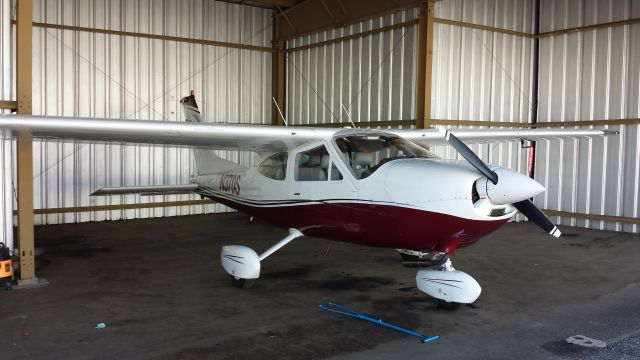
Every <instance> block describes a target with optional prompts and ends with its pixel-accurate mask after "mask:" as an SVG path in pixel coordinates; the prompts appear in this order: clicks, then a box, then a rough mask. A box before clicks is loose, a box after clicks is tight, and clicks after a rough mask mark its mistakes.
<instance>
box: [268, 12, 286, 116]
mask: <svg viewBox="0 0 640 360" xmlns="http://www.w3.org/2000/svg"><path fill="white" fill-rule="evenodd" d="M280 21H282V20H280V19H279V18H278V17H276V16H274V18H273V24H274V26H273V29H274V33H273V39H274V40H273V52H272V54H273V60H272V72H271V82H272V87H273V89H272V93H273V99H275V102H276V104H278V106H279V107H280V110H282V116H287V108H286V80H287V78H286V76H287V73H286V72H287V71H286V70H287V68H286V57H287V54H286V52H285V50H286V41H283V40H277V38H278V37H277V31H278V30H277V29H278V28H279V27H278V24H279V22H280ZM282 116H281V115H280V112H279V111H278V108H277V107H276V105H275V104H274V103H273V102H272V103H271V124H273V125H284V119H283V118H282Z"/></svg>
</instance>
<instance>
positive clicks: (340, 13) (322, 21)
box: [276, 0, 425, 40]
mask: <svg viewBox="0 0 640 360" xmlns="http://www.w3.org/2000/svg"><path fill="white" fill-rule="evenodd" d="M423 1H425V0H394V1H388V0H349V1H340V0H307V1H303V2H301V3H300V4H298V5H296V6H294V7H292V8H290V9H288V10H285V11H282V12H281V13H279V14H278V15H276V16H277V17H278V18H281V19H282V20H283V21H280V22H279V24H278V34H279V35H278V38H277V39H278V40H287V39H292V38H295V37H298V36H302V35H306V34H311V33H315V32H319V31H322V30H326V29H331V28H336V27H340V26H344V25H347V24H351V23H354V22H358V21H362V20H365V19H369V18H373V17H377V16H381V15H384V14H388V13H390V12H394V11H398V10H401V9H406V8H412V7H416V6H418V5H419V4H420V3H421V2H423ZM329 14H331V15H329Z"/></svg>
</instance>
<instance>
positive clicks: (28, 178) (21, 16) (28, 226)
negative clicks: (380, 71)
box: [16, 0, 37, 284]
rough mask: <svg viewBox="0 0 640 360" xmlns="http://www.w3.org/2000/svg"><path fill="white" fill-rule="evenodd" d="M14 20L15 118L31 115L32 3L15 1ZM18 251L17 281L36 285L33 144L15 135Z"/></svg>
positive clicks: (28, 0)
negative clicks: (15, 13)
mask: <svg viewBox="0 0 640 360" xmlns="http://www.w3.org/2000/svg"><path fill="white" fill-rule="evenodd" d="M16 6H17V16H16V28H17V32H16V47H17V49H16V50H17V52H16V70H17V75H16V87H17V89H16V90H17V97H18V114H20V115H31V94H32V93H31V85H32V82H31V72H32V65H31V59H32V58H31V56H32V48H33V46H32V34H33V32H32V21H33V4H32V0H18V2H17V4H16ZM17 143H18V144H17V145H18V146H17V151H18V154H17V158H18V160H17V167H18V247H19V249H20V281H21V282H23V283H25V284H28V283H32V282H36V283H37V279H36V271H35V261H34V240H33V143H32V137H31V134H30V133H24V134H21V133H19V134H17Z"/></svg>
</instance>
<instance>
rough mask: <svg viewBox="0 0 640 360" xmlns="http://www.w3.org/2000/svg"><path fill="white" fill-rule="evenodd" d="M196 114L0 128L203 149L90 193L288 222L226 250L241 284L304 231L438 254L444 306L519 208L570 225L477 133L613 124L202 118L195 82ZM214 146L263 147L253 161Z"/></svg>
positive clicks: (465, 286)
mask: <svg viewBox="0 0 640 360" xmlns="http://www.w3.org/2000/svg"><path fill="white" fill-rule="evenodd" d="M181 103H182V105H183V109H184V111H185V115H186V120H187V122H186V123H182V122H166V121H144V120H124V119H103V120H100V119H92V118H65V117H42V116H39V117H38V116H18V115H9V116H2V117H0V128H4V129H9V130H13V133H14V135H15V134H16V133H20V132H26V133H29V134H31V135H32V136H34V137H35V138H42V139H47V138H56V139H67V140H80V141H91V142H120V143H146V144H173V145H180V146H191V147H194V150H193V152H194V158H195V162H196V167H197V174H196V175H194V176H192V183H191V184H181V185H170V186H167V185H161V186H142V187H121V188H103V189H100V190H97V191H96V192H94V193H93V194H92V195H113V194H131V193H146V194H162V193H177V192H178V193H180V192H195V193H197V194H199V195H201V196H203V197H207V198H211V199H214V200H216V201H218V202H220V203H222V204H225V205H227V206H229V207H231V208H234V209H237V210H239V211H243V212H245V213H247V214H249V215H251V216H254V217H258V218H262V219H265V220H266V221H268V222H269V223H271V224H273V225H275V226H278V227H281V228H285V229H289V235H288V236H286V237H285V238H284V239H282V240H280V241H278V242H277V243H275V244H274V245H273V246H271V247H270V248H268V249H267V250H265V251H264V252H262V253H261V254H258V253H257V252H256V251H254V250H253V249H251V248H249V247H246V246H240V245H231V246H224V247H223V248H222V254H221V259H222V266H223V267H224V269H225V271H226V272H228V273H229V274H230V276H231V279H232V281H233V283H234V285H235V286H237V287H248V286H250V285H251V284H252V283H253V281H254V280H255V279H257V278H258V277H259V276H260V268H261V262H262V261H263V260H264V259H265V258H267V257H268V256H270V255H272V254H273V253H274V252H276V251H277V250H278V249H280V248H282V247H283V246H285V245H286V244H287V243H289V242H290V241H292V240H294V239H296V238H299V237H301V236H303V235H307V236H315V237H321V238H326V239H332V240H337V241H343V242H349V243H356V244H361V245H367V246H376V247H386V248H393V249H404V252H405V253H407V254H422V253H428V256H427V257H426V260H424V261H419V262H414V263H412V264H413V265H417V266H420V267H421V269H420V270H419V271H418V273H417V275H416V282H417V287H418V288H419V289H420V290H421V291H423V292H425V293H426V294H428V295H430V296H432V297H434V298H436V299H438V300H439V301H440V302H441V304H442V305H444V306H445V307H450V308H455V307H457V306H458V305H459V304H464V303H473V302H474V301H475V300H476V299H477V298H478V297H479V296H480V292H481V287H480V285H479V284H478V282H477V281H476V280H475V279H474V278H473V277H471V276H470V275H468V274H466V273H464V272H462V271H459V270H455V269H454V268H453V266H452V264H451V259H450V257H449V256H450V255H452V254H453V253H454V252H455V251H456V249H457V248H461V247H465V246H469V245H472V244H473V243H475V242H476V241H478V240H479V239H480V238H482V237H483V236H485V235H487V234H489V233H491V232H492V231H494V230H496V229H497V228H498V227H500V226H501V225H503V224H504V223H506V222H507V221H508V220H509V219H510V218H511V217H513V216H514V215H515V214H516V212H517V211H518V210H519V211H520V212H521V213H522V214H524V215H525V216H527V217H528V218H529V219H530V220H532V221H533V222H535V223H536V224H537V225H538V226H540V227H541V228H542V229H543V230H544V231H546V232H548V233H549V234H551V235H553V236H555V237H558V236H560V231H559V230H558V228H557V227H555V226H554V225H553V223H552V222H551V221H550V220H549V219H548V218H547V217H546V216H545V215H544V214H543V213H542V212H541V211H540V210H539V209H538V208H537V207H536V206H535V205H534V204H533V202H532V201H531V200H529V199H530V198H532V197H533V196H534V195H536V194H539V193H541V192H543V191H544V190H545V189H544V187H543V186H542V185H540V184H539V183H537V182H536V181H534V180H533V179H531V178H529V177H528V176H525V175H522V174H520V173H517V172H514V171H512V170H509V169H505V168H501V167H496V166H490V165H487V164H485V163H484V162H483V161H482V160H481V159H480V158H479V157H478V156H476V155H475V153H474V152H473V151H472V150H470V149H469V148H468V147H467V146H466V145H465V143H463V142H462V141H461V140H465V141H467V142H491V141H505V140H509V141H519V140H539V139H544V138H558V137H594V136H604V135H610V134H615V132H613V131H608V130H599V129H575V130H564V129H556V130H546V129H526V130H495V129H472V130H460V131H456V134H455V135H454V134H452V133H451V132H449V131H446V130H443V129H441V130H440V132H439V131H438V130H436V129H416V130H385V131H380V130H368V129H353V128H352V129H342V128H333V129H330V128H309V127H284V126H268V125H232V124H211V123H209V124H207V123H203V121H202V118H201V115H200V112H199V110H198V106H197V104H196V100H195V97H194V95H193V92H192V93H191V95H189V96H187V97H185V98H183V99H182V100H181ZM446 143H448V144H450V145H451V146H453V147H454V148H455V149H456V150H457V151H458V153H460V155H462V156H463V157H464V158H465V159H466V160H467V162H453V161H446V160H443V159H439V158H437V157H436V156H434V155H433V154H432V153H430V152H429V151H428V150H427V149H426V148H425V145H438V144H446ZM212 149H235V150H244V151H253V152H256V153H257V154H258V155H259V157H260V161H258V165H257V166H255V167H250V168H247V167H245V166H242V165H240V164H237V163H234V162H230V161H227V160H225V159H222V158H220V157H218V156H216V155H215V153H214V151H213V150H212Z"/></svg>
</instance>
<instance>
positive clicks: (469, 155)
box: [438, 128, 498, 184]
mask: <svg viewBox="0 0 640 360" xmlns="http://www.w3.org/2000/svg"><path fill="white" fill-rule="evenodd" d="M438 130H439V131H440V133H441V134H442V135H443V136H444V138H445V139H446V140H447V142H449V144H450V145H451V146H453V148H454V149H456V151H457V152H458V153H459V154H460V155H462V157H463V158H465V159H467V161H468V162H469V163H470V164H471V165H473V167H474V168H476V170H478V171H479V172H480V173H481V174H482V175H484V176H486V177H487V179H489V180H491V182H492V183H494V184H497V183H498V174H496V173H495V172H494V171H493V170H491V169H489V167H488V166H487V164H485V163H484V162H483V161H482V160H481V159H480V158H479V157H478V155H476V153H474V152H473V151H472V150H471V149H469V147H468V146H467V144H465V143H463V142H462V141H461V140H460V139H458V138H457V137H456V136H455V135H453V134H452V133H451V132H450V131H449V130H447V129H444V128H440V129H438Z"/></svg>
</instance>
